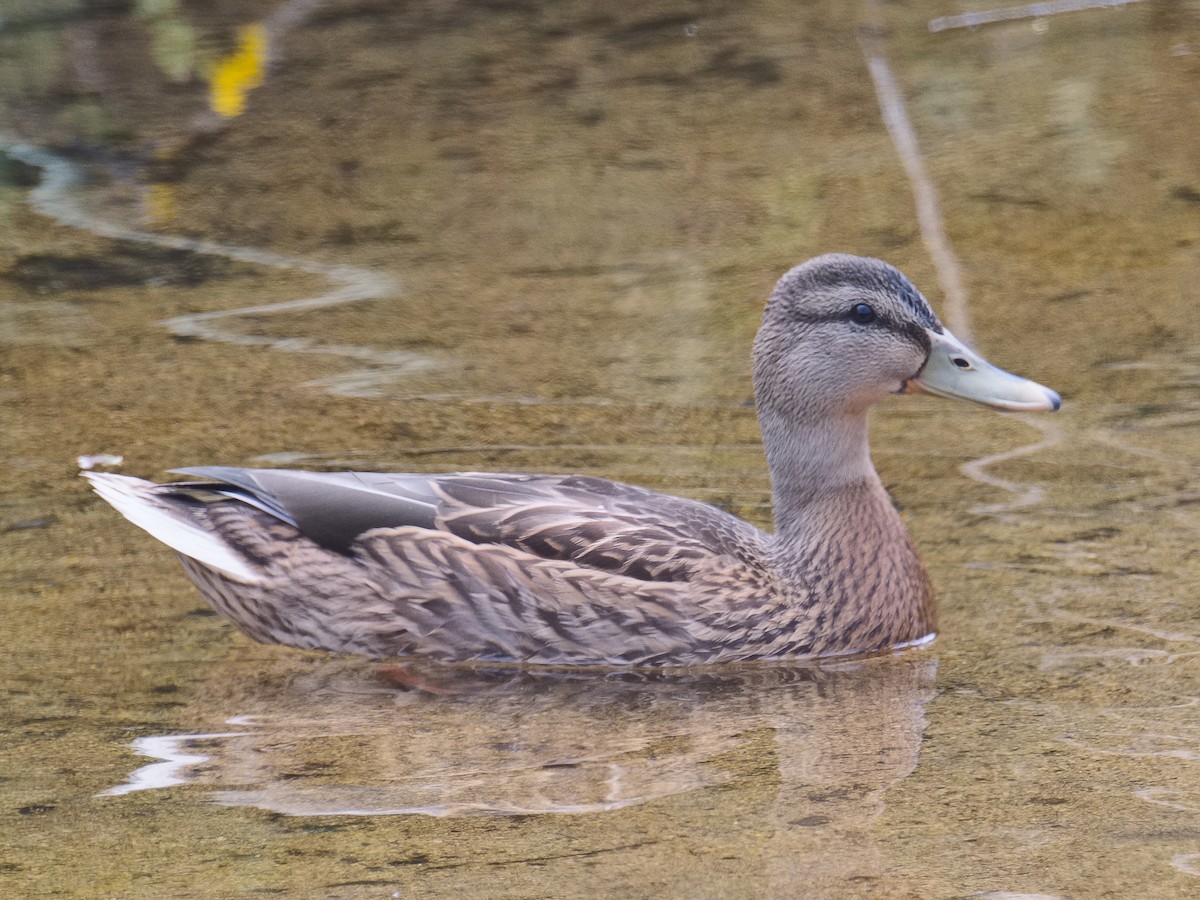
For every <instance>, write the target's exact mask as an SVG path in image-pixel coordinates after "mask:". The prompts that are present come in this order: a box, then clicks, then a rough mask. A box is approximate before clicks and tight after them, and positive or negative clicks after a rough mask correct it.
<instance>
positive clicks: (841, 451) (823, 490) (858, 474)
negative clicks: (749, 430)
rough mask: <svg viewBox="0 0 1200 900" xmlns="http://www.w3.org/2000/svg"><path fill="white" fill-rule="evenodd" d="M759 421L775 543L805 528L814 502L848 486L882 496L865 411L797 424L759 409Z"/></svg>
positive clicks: (806, 528)
mask: <svg viewBox="0 0 1200 900" xmlns="http://www.w3.org/2000/svg"><path fill="white" fill-rule="evenodd" d="M761 425H762V430H763V445H764V446H765V448H766V452H767V465H768V466H769V467H770V470H771V498H772V502H773V506H774V510H775V532H776V539H777V542H778V541H784V542H786V541H789V540H791V539H792V538H793V537H797V536H799V534H801V533H805V532H808V531H810V530H811V527H812V526H813V525H814V524H815V523H814V522H813V521H812V508H813V505H814V504H823V503H824V502H825V501H827V500H829V499H830V498H833V497H837V496H838V495H840V494H842V493H843V492H844V491H845V490H846V489H848V488H860V487H862V486H869V487H870V488H872V489H873V490H874V491H876V492H878V493H879V494H881V495H883V496H886V493H885V492H884V490H883V486H882V485H881V484H880V482H879V476H878V475H876V474H875V467H874V466H873V465H872V464H871V454H870V446H869V444H868V441H867V417H866V415H865V414H862V415H848V416H845V417H841V418H828V417H822V418H817V419H813V420H812V421H804V422H797V421H794V420H789V419H784V418H782V417H778V418H776V417H774V416H772V415H771V414H770V413H763V414H762V416H761ZM889 508H890V507H889Z"/></svg>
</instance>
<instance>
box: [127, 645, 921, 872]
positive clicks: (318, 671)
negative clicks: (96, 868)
mask: <svg viewBox="0 0 1200 900" xmlns="http://www.w3.org/2000/svg"><path fill="white" fill-rule="evenodd" d="M935 672H936V663H935V662H934V661H933V660H932V659H928V658H924V654H921V653H910V654H907V655H904V656H901V657H898V658H894V659H885V658H881V659H872V660H864V661H862V662H858V663H843V664H840V665H837V666H834V667H832V668H830V667H825V668H815V667H814V668H786V667H730V668H727V669H721V670H712V671H703V670H701V671H696V672H690V673H669V672H644V673H621V674H611V675H606V674H603V673H600V672H580V673H565V672H556V671H541V672H537V671H533V672H531V671H509V672H505V671H482V670H472V669H456V668H452V667H437V666H431V665H428V664H415V665H406V666H397V667H394V668H391V669H388V668H384V669H379V668H378V667H377V666H375V665H372V664H369V663H366V662H351V663H347V662H345V661H343V660H329V659H322V660H315V661H314V660H311V659H310V660H306V661H305V662H304V664H302V665H297V666H293V667H292V669H291V671H289V672H287V673H286V674H284V675H281V676H280V677H277V678H255V677H253V673H252V672H251V671H249V670H248V669H247V668H246V667H244V666H229V667H227V670H226V671H225V672H224V673H222V677H221V678H220V680H219V681H216V682H214V683H213V684H212V685H210V686H209V688H207V689H206V691H205V692H204V693H203V694H202V695H200V696H198V697H197V698H195V700H194V701H193V702H192V703H191V704H189V706H190V709H189V717H190V718H192V719H193V720H194V721H212V722H221V721H222V718H221V717H222V716H225V718H224V722H226V723H234V724H236V727H237V731H231V732H226V733H208V734H203V733H201V734H190V735H179V736H175V737H170V736H165V735H159V736H146V737H143V738H140V739H139V740H138V741H137V742H136V743H135V745H134V746H135V748H136V749H138V751H139V752H140V753H142V754H143V755H150V756H154V757H156V758H158V759H160V760H163V761H162V762H158V763H153V764H151V765H150V766H147V767H145V768H142V769H139V770H137V771H136V772H134V773H133V775H132V776H131V777H130V779H129V780H128V781H127V782H126V783H125V784H123V785H120V786H118V787H116V788H112V789H109V790H107V791H105V792H104V793H105V794H106V795H122V794H128V793H129V792H130V791H134V790H146V789H152V788H160V787H168V786H171V785H178V784H187V785H191V786H195V787H198V788H203V789H204V792H205V794H206V795H208V796H211V797H212V799H214V800H215V801H216V802H217V803H219V804H221V805H224V806H251V807H256V808H258V809H263V810H268V811H271V812H275V813H282V814H285V815H288V816H305V817H313V816H371V815H382V816H394V815H406V814H424V815H430V816H471V815H510V816H512V815H516V816H527V815H533V814H539V813H559V814H584V813H600V812H611V811H614V810H620V809H623V808H626V807H631V806H639V805H642V804H648V803H652V802H653V801H661V800H663V799H665V798H670V797H672V796H674V795H679V794H684V793H689V792H703V791H705V790H706V789H714V788H722V787H730V788H732V789H735V790H736V787H737V784H738V783H739V782H743V783H744V782H746V781H747V780H751V781H762V780H765V781H767V782H768V783H770V784H772V785H774V787H773V789H772V792H771V793H772V794H773V799H772V801H771V802H770V804H769V807H768V808H767V809H765V810H763V811H762V813H761V815H762V816H763V820H762V821H763V824H764V826H766V827H767V828H768V829H769V834H770V838H769V846H768V847H767V848H766V854H765V858H764V860H763V861H762V863H761V865H762V866H764V867H765V871H763V872H760V873H759V875H760V876H765V877H766V879H767V881H766V883H767V884H768V885H769V888H770V890H771V891H772V892H773V893H778V894H779V895H795V892H797V891H799V892H804V890H805V889H806V886H811V885H812V884H814V883H823V880H824V879H830V880H831V881H845V880H846V879H852V878H874V877H878V876H879V875H880V874H881V871H880V867H881V857H880V853H879V849H878V847H877V846H876V840H875V837H874V834H873V828H874V823H875V820H876V819H877V817H878V815H879V813H880V812H881V810H882V809H883V802H882V797H883V793H884V792H885V791H886V790H887V789H888V788H889V787H890V786H891V785H893V784H894V783H896V782H897V781H898V780H900V779H902V778H904V777H905V776H907V775H908V774H909V773H910V772H911V771H912V770H913V768H914V767H915V766H916V764H917V752H918V748H919V746H920V741H921V732H922V730H923V727H924V707H925V704H926V702H927V701H928V700H929V699H930V698H931V697H932V695H933V690H934V676H935ZM227 713H235V714H236V715H233V716H227V715H226V714H227ZM701 796H704V795H703V794H701ZM710 796H711V795H710ZM835 848H836V852H831V851H834V850H835Z"/></svg>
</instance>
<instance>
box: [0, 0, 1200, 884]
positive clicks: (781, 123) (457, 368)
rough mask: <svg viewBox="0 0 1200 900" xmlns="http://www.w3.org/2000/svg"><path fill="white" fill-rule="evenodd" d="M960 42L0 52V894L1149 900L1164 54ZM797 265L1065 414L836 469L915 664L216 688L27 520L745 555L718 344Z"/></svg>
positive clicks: (1199, 236) (370, 43) (1172, 670)
mask: <svg viewBox="0 0 1200 900" xmlns="http://www.w3.org/2000/svg"><path fill="white" fill-rule="evenodd" d="M983 8H984V7H983V5H982V4H972V5H971V6H969V7H963V6H960V5H954V4H951V5H947V4H939V3H932V2H927V3H908V4H903V5H897V4H887V5H879V6H876V5H873V4H866V5H864V6H862V7H853V6H847V5H844V4H835V3H829V4H804V5H797V4H792V3H769V2H764V3H751V4H741V5H739V6H738V7H737V8H736V10H734V9H732V8H731V9H725V8H721V7H717V6H715V5H709V4H700V3H684V2H661V3H654V4H651V5H649V6H645V5H643V6H641V7H639V8H638V9H637V10H636V11H635V10H633V9H632V8H631V9H630V10H627V11H626V10H618V9H615V8H614V9H609V8H607V7H605V8H599V7H596V6H594V5H593V4H572V3H560V4H549V5H546V6H545V7H544V8H543V7H541V6H539V5H535V4H526V3H519V2H514V3H492V4H460V5H450V4H406V5H402V6H394V5H391V4H370V3H350V2H345V3H328V4H320V3H315V2H308V3H291V4H284V5H282V6H281V5H278V4H272V3H250V4H246V3H239V4H223V3H215V4H208V5H206V7H205V10H204V11H203V12H199V11H197V9H193V8H191V7H184V6H183V5H181V4H176V3H172V2H166V0H164V2H159V3H151V2H144V3H139V4H136V5H134V6H131V7H130V8H128V9H126V10H121V8H120V7H114V6H111V5H107V6H102V7H95V8H93V7H89V6H88V5H87V4H82V3H75V2H67V0H60V2H58V3H53V4H47V3H40V4H21V3H14V2H10V3H6V4H3V5H2V6H0V16H2V17H3V26H2V27H0V51H2V52H0V90H2V91H3V96H4V100H5V107H4V108H5V110H6V114H5V123H4V127H3V132H4V134H3V139H4V141H5V145H4V146H5V148H6V151H5V152H6V153H7V156H6V162H5V166H4V168H3V172H2V174H3V176H4V178H3V181H2V183H0V221H2V222H3V226H4V227H3V230H2V231H0V260H2V265H0V272H3V277H4V290H3V294H2V295H0V296H2V299H0V406H2V412H0V416H2V417H3V419H2V420H3V424H4V428H3V432H4V437H3V439H2V440H0V462H2V463H3V465H4V466H5V468H6V470H7V473H8V476H9V477H8V478H6V479H5V480H4V484H3V487H2V488H0V490H2V492H3V493H2V494H0V545H2V546H3V553H2V554H0V591H2V593H3V597H4V603H3V606H2V607H0V648H2V649H3V653H4V659H5V661H6V662H5V674H4V677H3V679H2V681H0V689H2V690H3V691H4V697H5V699H4V703H3V706H2V707H0V725H2V727H0V732H2V737H0V820H2V821H0V886H3V889H4V891H5V892H6V893H12V894H15V895H30V894H46V893H52V892H57V893H61V894H65V895H72V896H94V895H98V894H120V895H124V896H161V895H164V894H170V895H197V896H203V895H213V896H229V895H238V894H248V893H260V892H268V893H282V894H285V895H291V894H304V893H311V894H315V895H321V896H347V897H358V896H362V897H384V896H386V897H390V896H396V895H399V896H411V895H414V894H415V895H433V896H436V895H439V894H449V893H453V894H454V895H456V896H464V897H475V896H478V897H485V896H486V897H493V896H512V897H543V896H556V897H573V896H583V895H592V896H594V895H597V894H599V895H614V896H619V895H660V896H689V897H690V896H714V897H715V896H735V895H755V896H800V895H809V896H811V895H822V896H888V897H894V896H922V897H923V896H970V895H980V896H989V895H990V896H1004V895H1012V894H1024V895H1045V896H1074V897H1090V896H1114V897H1126V896H1127V897H1136V896H1146V895H1153V896H1163V897H1169V896H1193V895H1194V894H1195V893H1196V891H1197V890H1198V888H1200V882H1197V877H1198V876H1197V872H1200V863H1198V860H1200V774H1198V773H1200V768H1198V767H1200V761H1198V756H1200V729H1198V726H1197V724H1196V723H1197V721H1198V719H1197V709H1198V708H1200V700H1198V698H1200V663H1198V659H1200V624H1198V622H1197V614H1196V612H1195V593H1196V591H1195V585H1196V584H1197V583H1198V580H1200V579H1198V576H1200V557H1197V554H1196V547H1197V546H1198V544H1200V541H1198V540H1197V538H1198V537H1200V519H1198V515H1197V500H1198V499H1200V488H1198V487H1197V484H1200V481H1198V479H1197V474H1198V470H1200V450H1198V449H1197V448H1198V447H1200V442H1198V441H1197V436H1198V434H1197V432H1198V430H1200V403H1198V402H1197V399H1196V397H1197V389H1198V388H1200V351H1198V350H1197V347H1200V320H1197V318H1196V316H1195V314H1194V310H1195V309H1196V300H1197V297H1196V293H1197V288H1196V285H1197V284H1198V283H1200V279H1198V278H1197V275H1198V274H1200V205H1198V203H1200V177H1198V176H1197V175H1196V173H1197V172H1200V160H1198V159H1197V156H1198V155H1200V151H1198V150H1197V149H1196V148H1197V147H1198V146H1200V140H1197V138H1198V137H1200V135H1198V134H1197V130H1198V128H1200V126H1198V125H1197V122H1198V121H1200V119H1198V118H1197V116H1196V99H1195V98H1196V97H1197V96H1200V90H1198V87H1200V85H1198V84H1197V82H1198V81H1200V9H1198V8H1197V7H1196V5H1195V4H1192V3H1185V2H1165V0H1164V2H1153V3H1151V2H1146V3H1138V4H1130V5H1127V6H1125V7H1123V8H1117V9H1093V10H1086V11H1082V12H1074V13H1070V14H1063V15H1056V16H1051V17H1043V18H1035V19H1029V18H1025V19H1015V20H1012V21H1003V22H998V23H995V24H991V25H987V26H983V27H980V28H977V29H974V30H972V29H951V30H945V31H937V32H931V31H930V30H929V27H928V26H929V23H930V22H931V21H932V20H935V19H937V18H938V17H944V16H947V15H955V14H959V13H961V12H964V11H978V10H981V9H983ZM862 27H866V29H867V30H866V31H862V30H860V29H861V28H862ZM869 63H870V65H869ZM880 66H883V68H882V69H881V68H880ZM881 71H882V72H884V73H886V76H887V77H890V78H891V79H893V80H894V84H895V86H896V88H898V91H897V92H896V96H894V97H891V99H889V95H888V93H887V90H886V83H887V82H886V77H885V79H884V81H882V82H881V81H880V79H879V73H880V72H881ZM872 74H874V75H875V76H876V77H875V78H874V79H873V78H872ZM897 97H898V98H899V103H900V104H901V106H900V108H899V109H898V108H897V107H896V105H895V104H896V102H897ZM881 98H882V100H883V106H882V108H881ZM889 104H891V105H890V106H889ZM885 112H886V113H887V114H888V120H889V122H891V123H892V124H893V126H894V125H895V122H896V121H897V117H899V121H901V122H902V123H906V127H907V128H908V129H910V132H909V137H910V138H911V139H913V140H912V141H911V143H912V145H913V146H915V148H916V151H917V152H918V153H919V156H918V157H917V165H916V166H915V167H914V165H913V160H912V158H911V157H906V156H903V155H901V153H902V152H904V150H905V146H906V143H905V142H906V138H905V136H904V135H905V132H904V131H903V128H901V129H900V130H897V129H896V128H895V127H893V129H892V130H891V131H889V130H888V128H886V127H885V125H884V114H885ZM897 148H900V150H899V151H898V149H897ZM909 149H911V147H910V148H909ZM922 178H923V179H925V180H924V181H922ZM914 192H915V194H916V196H920V197H922V198H924V200H923V202H922V204H921V205H920V206H918V204H917V202H916V201H914ZM931 196H932V198H933V200H934V201H935V202H934V203H933V208H932V212H931V210H930V208H929V203H928V202H927V201H928V199H929V197H931ZM929 248H933V249H932V252H931V251H930V249H929ZM831 249H839V250H849V251H855V252H863V253H871V254H874V255H880V256H884V257H886V258H888V259H889V260H890V261H892V262H894V263H896V264H897V265H899V266H901V268H903V269H904V270H905V271H906V272H908V274H910V275H911V276H912V277H913V278H914V280H916V281H917V283H918V284H920V285H922V286H923V287H924V288H925V290H926V293H927V294H928V295H929V296H930V297H931V299H933V300H934V303H935V305H936V306H937V307H938V308H939V309H940V310H941V311H942V312H943V313H945V314H946V317H947V319H948V320H950V321H949V322H948V323H949V324H950V325H951V327H952V328H954V329H955V330H956V331H958V332H963V331H969V332H970V333H972V334H973V336H974V338H975V340H976V342H977V343H978V345H979V346H980V348H981V349H982V350H983V351H984V352H985V353H986V354H987V356H988V357H989V358H991V359H993V360H994V361H995V362H997V363H999V364H1000V365H1003V366H1004V367H1006V368H1009V369H1011V370H1013V371H1016V372H1019V373H1021V374H1025V375H1028V376H1030V377H1033V378H1036V379H1037V380H1038V381H1041V382H1043V383H1045V384H1048V385H1051V386H1053V387H1055V388H1057V389H1059V390H1060V391H1061V392H1062V394H1063V396H1064V402H1065V405H1064V409H1063V411H1062V412H1061V413H1059V414H1057V415H1056V416H1055V417H1053V418H1050V417H1041V418H1038V417H1016V416H1001V415H997V414H995V413H992V412H989V411H985V410H977V409H974V408H971V407H967V406H965V405H962V404H953V403H950V402H948V401H938V400H934V399H920V398H903V399H900V400H897V401H895V402H893V403H889V404H886V405H885V406H884V407H883V408H881V409H880V410H879V411H878V412H877V414H876V415H875V417H874V419H873V441H874V448H875V459H876V463H877V466H878V468H879V470H880V472H881V475H882V477H883V479H884V481H885V483H886V484H888V486H889V488H890V489H891V490H892V492H893V494H894V496H895V498H896V500H897V502H898V503H899V504H900V506H901V507H902V509H903V512H904V515H905V516H906V518H907V521H908V522H909V525H910V527H911V528H912V530H913V532H914V534H915V536H916V538H917V540H918V543H919V544H920V545H921V547H922V551H923V553H924V556H925V559H926V562H927V565H928V567H929V569H930V571H931V573H932V575H933V578H934V581H935V584H936V585H937V587H938V590H939V595H940V599H941V609H942V634H941V637H939V639H938V641H937V642H936V643H935V644H934V645H933V646H932V647H931V648H929V649H926V650H921V651H915V652H909V653H906V654H903V655H901V656H899V657H897V658H888V659H882V660H873V661H867V662H863V663H857V664H853V665H839V666H832V667H822V668H820V669H817V670H812V669H807V670H806V669H788V668H774V667H768V668H759V669H754V668H751V669H748V670H747V669H738V670H734V671H728V672H720V673H706V674H704V675H697V674H693V675H690V676H686V677H683V676H680V677H647V678H631V677H624V676H613V675H607V676H606V675H601V674H594V673H593V674H590V675H586V676H578V677H560V678H549V677H534V676H521V675H512V674H511V673H510V674H503V673H494V672H477V671H468V672H446V671H442V670H438V669H428V668H426V667H413V666H408V667H401V668H394V667H393V668H381V667H380V666H378V665H376V664H372V663H369V662H365V661H354V660H346V659H337V658H328V657H322V656H319V655H315V654H313V655H310V654H303V653H298V652H295V651H290V650H287V649H283V648H269V647H258V646H255V645H252V644H250V643H248V642H247V641H246V640H244V639H243V638H241V637H240V636H239V635H237V634H235V633H234V632H233V629H231V628H230V627H229V626H227V625H225V624H224V623H223V622H221V621H220V620H218V619H215V618H213V617H212V616H210V615H207V614H206V611H205V609H204V606H203V603H202V601H201V600H200V598H199V597H198V596H197V595H196V594H195V593H194V591H193V590H192V588H191V587H190V585H189V584H188V583H187V582H186V580H185V579H184V578H183V577H182V574H181V573H180V572H179V571H178V566H177V564H176V563H175V562H174V560H173V559H172V558H171V555H170V554H169V553H167V552H165V551H164V550H163V549H162V548H161V547H159V546H157V545H156V544H155V543H154V542H153V541H152V540H151V539H149V538H148V537H146V536H145V535H143V534H142V533H141V532H138V531H137V530H136V529H134V528H132V527H130V526H127V525H126V523H124V522H122V521H120V520H119V519H117V518H116V516H115V514H114V513H113V512H112V510H110V509H109V508H107V507H106V506H104V505H103V504H101V503H100V502H99V501H98V500H96V499H95V498H94V497H92V496H91V495H90V494H88V493H87V491H86V490H85V488H84V486H83V485H82V484H81V483H78V479H76V478H75V477H74V472H75V465H74V461H75V459H76V457H77V456H79V455H80V454H93V455H95V454H106V453H112V454H120V455H122V456H123V457H124V464H123V469H122V470H123V471H127V472H130V473H133V474H141V475H146V476H151V477H159V476H161V475H162V473H163V471H164V470H165V469H167V468H170V467H173V466H177V465H189V464H191V465H196V464H214V463H224V464H233V465H238V464H258V465H264V464H266V465H313V466H318V467H330V468H337V467H340V466H355V467H359V468H386V469H409V470H417V471H437V470H455V469H457V470H462V469H489V468H490V469H505V470H530V471H535V470H536V471H584V472H588V473H591V474H599V475H604V476H608V477H614V478H619V479H622V480H626V481H633V482H637V483H641V484H646V485H648V486H651V487H656V488H660V489H664V490H670V491H674V492H678V493H682V494H686V495H689V496H694V497H698V498H701V499H705V500H710V501H713V502H717V503H720V504H722V505H723V506H725V507H726V508H729V509H731V510H733V511H735V512H737V513H739V514H741V515H744V516H746V517H748V518H751V519H752V520H754V521H756V522H758V523H760V524H766V523H767V522H768V521H769V515H770V513H769V507H768V498H769V492H768V485H767V481H766V472H765V467H764V465H763V462H762V459H761V456H760V453H759V450H758V445H757V440H758V437H757V428H756V425H755V423H754V418H753V412H752V410H751V408H750V407H749V406H748V405H747V402H748V400H749V398H750V393H751V388H750V378H749V365H748V353H749V344H750V340H751V337H752V335H753V333H754V330H755V328H756V327H757V322H758V316H759V313H760V310H761V303H762V300H763V298H764V297H765V296H766V293H767V292H768V291H769V289H770V287H771V285H772V284H773V282H774V280H775V278H776V277H778V275H779V274H780V273H781V272H782V271H783V270H784V269H786V268H787V267H788V266H790V265H792V264H793V263H795V262H796V261H799V260H800V259H803V258H806V257H808V256H811V255H814V254H816V253H818V252H823V251H826V250H831ZM947 253H949V256H947ZM955 266H957V269H958V271H959V272H960V273H961V275H960V279H959V283H958V284H957V285H956V283H955V278H954V270H955ZM953 319H957V320H958V321H954V320H953ZM964 326H966V327H965V328H964ZM188 735H212V736H210V737H199V738H187V737H186V736H188ZM135 747H136V748H137V749H136V750H135V749H134V748H135ZM139 753H142V754H149V755H139ZM179 756H185V757H187V756H190V757H196V758H198V759H197V760H194V761H191V762H188V761H186V760H185V761H183V762H182V763H178V764H175V765H174V766H172V764H171V762H170V760H171V759H172V758H175V757H179ZM151 757H154V758H151ZM201 757H202V758H203V759H202V760H201V759H199V758H201ZM156 762H157V763H158V764H160V767H159V768H157V769H154V770H151V769H148V768H146V767H148V766H153V765H155V764H156Z"/></svg>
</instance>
